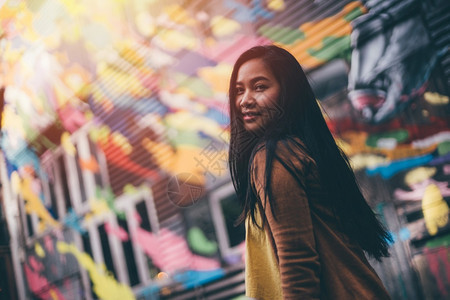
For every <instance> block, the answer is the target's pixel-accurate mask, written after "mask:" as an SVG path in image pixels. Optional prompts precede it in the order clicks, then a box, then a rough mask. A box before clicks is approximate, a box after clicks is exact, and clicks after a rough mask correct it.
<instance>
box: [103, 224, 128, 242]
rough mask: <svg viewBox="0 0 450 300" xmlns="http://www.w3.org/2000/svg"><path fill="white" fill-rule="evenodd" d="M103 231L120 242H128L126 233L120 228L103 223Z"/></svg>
mask: <svg viewBox="0 0 450 300" xmlns="http://www.w3.org/2000/svg"><path fill="white" fill-rule="evenodd" d="M105 231H106V233H108V234H111V235H114V236H116V237H117V238H118V239H119V240H121V241H122V242H125V241H128V233H127V232H126V231H125V229H123V228H122V227H120V226H119V227H115V226H113V225H111V224H110V223H108V222H107V223H105Z"/></svg>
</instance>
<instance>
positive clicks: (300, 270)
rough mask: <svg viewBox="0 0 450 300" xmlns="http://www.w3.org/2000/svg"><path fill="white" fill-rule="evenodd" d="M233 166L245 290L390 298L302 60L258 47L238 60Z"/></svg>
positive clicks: (374, 235)
mask: <svg viewBox="0 0 450 300" xmlns="http://www.w3.org/2000/svg"><path fill="white" fill-rule="evenodd" d="M229 99H230V117H231V140H230V150H229V164H230V170H231V177H232V180H233V184H234V187H235V189H236V193H237V195H238V198H239V199H240V201H241V203H242V204H243V212H242V215H241V218H240V221H241V222H242V221H244V220H245V224H246V230H247V231H246V289H247V296H249V297H252V298H256V299H270V300H272V299H345V300H348V299H389V295H388V293H387V292H386V290H385V288H384V287H383V284H382V283H381V280H380V279H379V277H378V276H377V275H376V273H375V271H374V270H373V269H372V267H371V266H370V265H369V263H368V261H367V260H366V257H365V255H364V251H365V252H366V253H367V254H368V255H370V256H372V257H374V258H376V259H378V260H380V259H381V257H384V256H388V255H389V253H388V244H389V242H390V241H391V240H390V239H391V238H390V236H389V234H388V233H387V232H386V231H385V229H384V228H383V227H382V226H381V224H380V223H379V221H378V220H377V218H376V217H375V215H374V213H373V212H372V210H371V209H370V207H369V206H368V205H367V203H366V201H365V199H364V197H363V196H362V194H361V192H360V189H359V187H358V185H357V183H356V181H355V177H354V174H353V172H352V169H351V168H350V166H349V163H348V160H347V158H346V156H345V155H344V153H343V152H342V151H341V150H340V149H339V148H338V146H337V145H336V143H335V141H334V139H333V136H332V135H331V133H330V131H329V129H328V127H327V125H326V123H325V120H324V118H323V116H322V113H321V110H320V108H319V105H318V104H317V101H316V99H315V97H314V94H313V91H312V89H311V87H310V85H309V83H308V81H307V78H306V76H305V73H304V72H303V70H302V68H301V66H300V65H299V63H298V62H297V60H296V59H295V58H294V57H293V56H292V55H291V54H290V53H289V52H287V51H286V50H284V49H282V48H279V47H276V46H257V47H254V48H251V49H249V50H247V51H246V52H244V53H243V54H242V55H241V56H240V57H239V58H238V60H237V61H236V63H235V65H234V69H233V72H232V75H231V80H230V88H229Z"/></svg>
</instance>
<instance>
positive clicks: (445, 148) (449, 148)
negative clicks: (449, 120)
mask: <svg viewBox="0 0 450 300" xmlns="http://www.w3.org/2000/svg"><path fill="white" fill-rule="evenodd" d="M437 151H438V154H439V156H443V155H446V154H447V153H449V152H450V141H446V142H442V143H440V144H439V145H438V147H437Z"/></svg>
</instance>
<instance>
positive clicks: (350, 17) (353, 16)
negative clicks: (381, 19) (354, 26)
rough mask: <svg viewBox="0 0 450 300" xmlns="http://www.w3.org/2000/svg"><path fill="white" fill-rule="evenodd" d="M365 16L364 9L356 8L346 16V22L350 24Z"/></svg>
mask: <svg viewBox="0 0 450 300" xmlns="http://www.w3.org/2000/svg"><path fill="white" fill-rule="evenodd" d="M363 14H364V11H363V10H362V7H355V8H354V9H352V10H351V11H350V12H349V13H348V14H346V15H345V16H344V20H345V21H347V22H350V21H352V20H354V19H356V18H357V17H359V16H361V15H363Z"/></svg>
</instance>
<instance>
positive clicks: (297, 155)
mask: <svg viewBox="0 0 450 300" xmlns="http://www.w3.org/2000/svg"><path fill="white" fill-rule="evenodd" d="M267 148H268V147H267V142H263V143H261V144H259V145H258V146H257V147H256V149H255V156H254V161H255V162H258V163H262V162H265V161H266V157H267ZM274 154H275V158H276V159H277V160H280V159H281V160H283V161H285V160H287V161H296V160H300V161H304V162H313V161H314V160H313V158H312V157H311V155H310V154H309V153H308V148H307V147H306V145H305V144H304V142H303V141H302V140H301V139H300V138H299V137H292V136H288V137H284V138H282V139H279V140H278V141H276V145H275V149H274Z"/></svg>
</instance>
